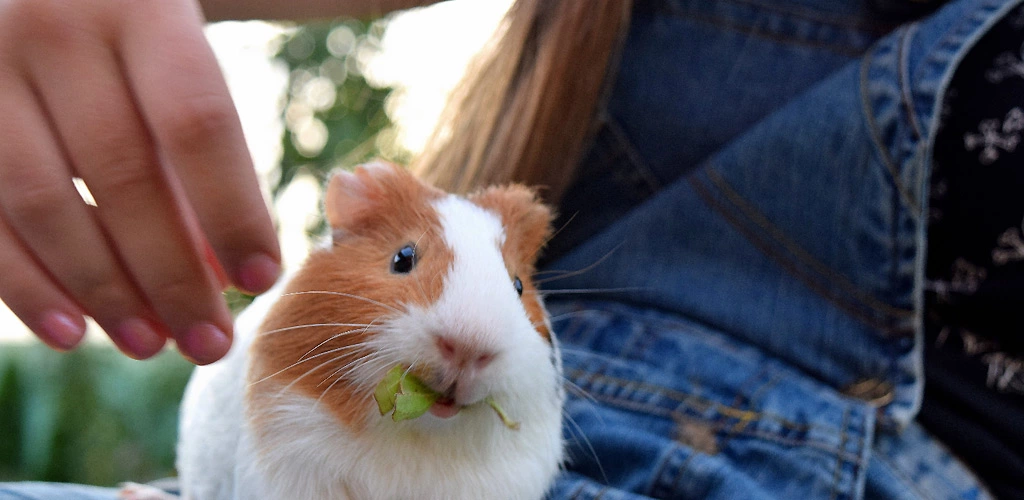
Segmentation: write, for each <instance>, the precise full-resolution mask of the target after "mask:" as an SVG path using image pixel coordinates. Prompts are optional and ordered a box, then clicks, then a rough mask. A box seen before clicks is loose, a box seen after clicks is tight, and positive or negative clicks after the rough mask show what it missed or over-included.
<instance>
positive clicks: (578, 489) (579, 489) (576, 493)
mask: <svg viewBox="0 0 1024 500" xmlns="http://www.w3.org/2000/svg"><path fill="white" fill-rule="evenodd" d="M586 487H587V483H585V482H584V481H580V485H579V486H578V487H576V489H575V490H573V492H572V496H570V497H569V500H577V499H578V498H580V495H582V494H583V490H584V489H585V488H586Z"/></svg>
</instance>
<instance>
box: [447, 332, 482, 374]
mask: <svg viewBox="0 0 1024 500" xmlns="http://www.w3.org/2000/svg"><path fill="white" fill-rule="evenodd" d="M434 344H435V345H436V346H437V351H438V352H440V353H441V357H442V358H443V359H444V360H445V361H447V362H449V363H451V364H452V365H453V366H454V367H455V368H458V369H460V370H464V369H467V368H471V369H475V370H482V369H484V368H486V367H487V365H489V364H491V361H494V356H495V354H494V353H493V352H491V351H489V350H486V349H481V348H480V347H478V346H474V345H472V344H470V343H467V342H464V341H460V340H457V339H453V338H451V337H447V336H445V335H435V336H434Z"/></svg>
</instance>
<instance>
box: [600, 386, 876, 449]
mask: <svg viewBox="0 0 1024 500" xmlns="http://www.w3.org/2000/svg"><path fill="white" fill-rule="evenodd" d="M592 397H593V398H594V399H595V400H596V401H601V402H604V403H608V404H613V405H616V406H618V407H619V408H621V409H625V410H631V411H638V412H642V413H645V414H647V415H651V416H656V417H662V418H672V415H673V414H674V413H675V412H676V410H668V409H666V408H662V407H659V406H656V405H652V404H647V403H642V402H639V401H633V400H629V399H625V398H620V397H615V396H609V395H606V394H597V395H592ZM680 404H681V406H686V403H685V402H680ZM720 406H725V405H720ZM748 413H754V412H748ZM761 415H764V414H761ZM687 416H690V415H687ZM693 417H696V418H700V419H702V420H705V421H708V419H706V418H702V417H700V416H699V415H693ZM711 421H712V422H715V423H718V424H720V423H721V419H716V420H711ZM756 421H757V420H751V422H756ZM808 427H809V428H815V429H822V427H821V426H808ZM828 430H831V429H828ZM726 432H727V436H726V437H729V438H734V437H746V438H755V439H762V440H765V441H770V442H774V443H777V444H781V445H785V446H792V447H798V446H800V447H806V448H811V449H814V450H817V451H820V452H822V453H825V454H827V455H829V456H839V457H840V458H842V459H843V460H845V461H848V462H855V461H856V460H857V457H855V456H853V455H851V454H850V453H848V452H847V451H846V450H842V449H838V448H836V446H835V445H834V444H832V443H828V442H825V441H821V440H815V439H806V438H803V439H794V438H789V437H785V436H780V435H779V434H778V433H773V432H767V431H760V430H749V429H733V430H732V432H728V431H726Z"/></svg>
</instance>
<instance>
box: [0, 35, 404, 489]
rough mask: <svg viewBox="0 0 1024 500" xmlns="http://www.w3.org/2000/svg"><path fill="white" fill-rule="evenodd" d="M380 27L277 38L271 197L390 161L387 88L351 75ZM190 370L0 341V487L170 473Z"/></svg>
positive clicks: (240, 302) (375, 42)
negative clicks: (278, 136)
mask: <svg viewBox="0 0 1024 500" xmlns="http://www.w3.org/2000/svg"><path fill="white" fill-rule="evenodd" d="M383 29H384V24H383V22H382V21H372V22H360V21H353V20H339V21H337V22H334V23H324V24H311V25H304V26H299V27H296V28H295V29H294V30H292V31H290V32H289V33H288V34H287V35H285V37H284V38H283V39H282V40H281V43H280V44H279V50H278V52H277V54H276V56H275V57H276V58H277V59H278V60H280V61H283V62H284V63H285V64H286V65H287V67H288V69H289V71H290V73H289V87H288V93H287V97H286V101H285V103H284V112H283V120H284V123H285V133H284V136H283V137H282V144H283V146H284V147H283V150H284V154H283V158H282V160H281V164H280V171H279V176H278V177H277V179H275V180H274V181H273V182H272V183H271V190H272V194H273V196H274V198H275V199H276V198H277V197H278V196H279V195H280V194H281V193H282V192H283V191H284V189H285V188H286V187H287V186H288V184H289V183H291V182H292V180H293V179H295V178H296V176H298V175H300V174H303V173H306V174H310V175H313V176H315V177H316V178H317V179H320V180H323V179H324V178H325V177H326V173H327V172H328V171H329V170H331V169H332V168H336V167H338V166H345V167H351V166H352V165H355V164H357V163H359V162H362V161H365V160H367V159H370V158H373V157H380V156H385V157H386V156H391V157H394V156H395V155H394V154H391V155H387V154H383V153H382V147H381V146H382V144H384V143H382V142H381V141H380V140H378V138H379V137H381V136H380V133H381V132H382V131H384V130H386V129H388V128H389V127H390V125H391V123H390V121H389V119H388V117H387V114H386V113H385V111H384V102H385V99H386V97H387V95H388V93H389V89H378V88H373V87H371V86H370V85H369V84H368V83H367V81H366V79H365V78H364V77H363V75H362V69H363V67H364V66H363V65H364V64H365V62H366V58H367V57H370V56H371V55H372V54H373V52H374V51H375V50H377V49H378V47H379V42H380V36H381V35H382V33H383ZM383 149H388V148H387V147H386V145H385V147H384V148H383ZM392 149H393V148H392ZM392 159H394V158H392ZM398 159H399V160H401V158H398ZM321 224H322V223H321ZM320 229H322V227H321V228H320ZM317 231H318V228H311V232H317ZM227 299H228V302H229V304H230V305H231V306H232V308H233V309H234V310H236V311H237V310H239V309H241V308H242V307H244V306H245V305H246V304H247V303H248V302H249V301H250V300H251V297H248V296H245V295H243V294H240V293H238V292H236V291H232V292H229V293H228V294H227ZM191 368H192V367H191V365H190V364H188V363H187V362H185V361H184V360H183V359H182V358H181V357H180V356H179V355H178V354H177V353H175V352H165V353H164V354H161V355H160V356H158V357H156V358H154V359H152V360H148V361H144V362H139V361H133V360H131V359H128V358H127V357H125V356H123V355H122V354H120V353H118V352H117V351H115V350H114V349H113V348H111V347H107V346H104V345H91V346H84V347H82V348H79V349H78V350H76V351H75V352H72V353H68V354H61V353H56V352H53V351H50V350H48V349H47V348H46V347H44V346H42V345H41V344H34V345H5V344H0V481H5V480H42V481H60V482H74V483H86V484H98V485H114V484H117V483H119V482H122V481H128V480H131V481H148V480H152V479H156V478H160V477H166V476H170V475H173V474H174V469H173V465H174V443H175V439H176V434H177V416H178V413H177V412H178V403H179V401H180V399H181V394H182V392H183V390H184V386H185V383H186V381H187V379H188V375H189V373H191Z"/></svg>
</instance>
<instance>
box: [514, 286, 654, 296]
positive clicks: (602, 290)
mask: <svg viewBox="0 0 1024 500" xmlns="http://www.w3.org/2000/svg"><path fill="white" fill-rule="evenodd" d="M644 290H650V288H648V287H642V286H627V287H622V288H563V289H561V290H527V291H525V292H523V293H539V294H541V295H545V296H547V295H569V294H585V293H615V292H640V291H644Z"/></svg>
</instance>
